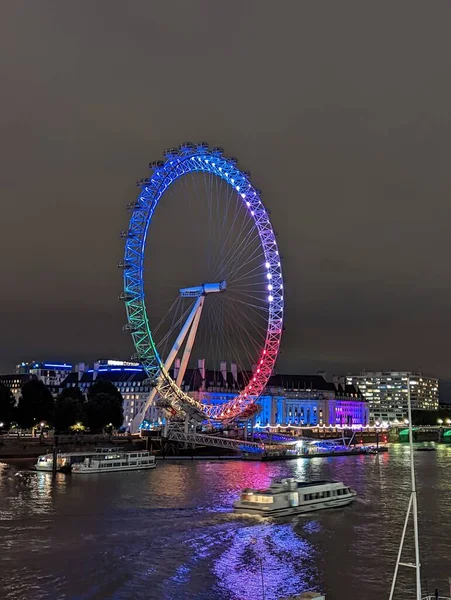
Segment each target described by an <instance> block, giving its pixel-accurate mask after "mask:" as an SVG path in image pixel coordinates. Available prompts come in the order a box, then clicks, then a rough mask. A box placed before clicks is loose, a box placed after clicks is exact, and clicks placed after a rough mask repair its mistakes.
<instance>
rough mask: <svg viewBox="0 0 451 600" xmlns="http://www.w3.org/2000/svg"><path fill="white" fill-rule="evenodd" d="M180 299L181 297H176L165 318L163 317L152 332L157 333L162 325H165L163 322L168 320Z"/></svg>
mask: <svg viewBox="0 0 451 600" xmlns="http://www.w3.org/2000/svg"><path fill="white" fill-rule="evenodd" d="M179 301H180V297H178V298H176V299H175V300H174V302H173V303H172V304H171V306H170V308H169V309H168V310H167V311H166V313H165V314H164V316H163V318H162V319H161V321H160V322H159V323H158V324H157V325H156V326H155V328H152V332H153V333H157V332H158V331H159V330H160V327H161V326H162V325H163V323H164V322H165V321H166V319H167V317H168V316H169V313H170V312H171V311H172V309H173V308H174V306H175V305H176V304H177V302H179Z"/></svg>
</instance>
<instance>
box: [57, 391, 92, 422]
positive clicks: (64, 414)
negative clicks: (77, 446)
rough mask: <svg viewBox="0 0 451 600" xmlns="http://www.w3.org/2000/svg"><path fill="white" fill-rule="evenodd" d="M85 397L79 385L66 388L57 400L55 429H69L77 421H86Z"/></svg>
mask: <svg viewBox="0 0 451 600" xmlns="http://www.w3.org/2000/svg"><path fill="white" fill-rule="evenodd" d="M85 400H86V399H85V397H84V395H83V392H82V391H81V390H80V388H78V387H70V388H64V389H63V391H62V392H61V393H60V394H59V395H58V397H57V399H56V402H55V418H54V422H55V429H56V431H67V430H68V429H69V428H70V427H72V425H75V424H76V423H84V422H85V421H86V414H85Z"/></svg>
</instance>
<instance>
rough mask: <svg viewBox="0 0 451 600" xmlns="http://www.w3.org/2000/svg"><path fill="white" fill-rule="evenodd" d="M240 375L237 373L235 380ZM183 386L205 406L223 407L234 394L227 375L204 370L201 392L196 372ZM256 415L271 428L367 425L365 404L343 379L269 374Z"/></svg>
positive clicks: (195, 371)
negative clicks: (283, 426) (275, 426)
mask: <svg viewBox="0 0 451 600" xmlns="http://www.w3.org/2000/svg"><path fill="white" fill-rule="evenodd" d="M241 376H242V375H241V374H240V373H238V378H239V377H241ZM185 379H186V381H185V382H184V385H185V386H186V391H188V389H189V391H190V393H191V394H192V395H193V396H195V397H196V398H197V399H198V400H201V401H202V402H204V403H206V404H224V403H226V402H228V401H230V400H231V399H232V398H233V396H234V394H233V392H232V391H231V389H230V386H231V383H232V384H233V383H236V385H237V386H238V385H239V384H240V382H239V381H238V382H233V378H232V377H231V374H230V373H227V379H225V378H224V377H223V376H222V377H221V373H217V372H213V371H208V370H207V371H206V377H205V384H204V389H203V391H202V390H201V387H202V383H201V381H202V378H201V377H200V375H199V372H198V370H188V371H187V374H186V377H185ZM257 404H258V405H259V406H260V412H259V414H258V415H257V416H256V418H255V423H256V425H260V426H266V425H270V426H274V425H288V426H289V425H291V426H297V427H300V426H305V427H315V426H322V425H324V426H327V427H329V426H343V427H345V426H346V427H352V426H365V425H368V423H369V410H368V403H367V402H366V400H365V399H364V397H363V396H362V394H361V393H360V392H359V391H358V390H357V388H355V387H354V386H353V385H352V384H351V385H348V384H346V383H345V381H344V379H342V380H340V381H338V380H337V381H335V382H329V381H326V379H325V378H324V377H323V376H322V375H273V376H271V378H270V379H269V382H268V385H267V387H266V390H265V392H264V394H262V395H261V396H260V397H259V399H258V400H257Z"/></svg>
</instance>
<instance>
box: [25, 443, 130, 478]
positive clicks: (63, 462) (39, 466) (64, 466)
mask: <svg viewBox="0 0 451 600" xmlns="http://www.w3.org/2000/svg"><path fill="white" fill-rule="evenodd" d="M111 452H120V450H118V449H114V448H94V450H90V451H87V452H58V454H57V457H56V470H57V471H63V472H69V471H70V470H71V468H72V465H74V464H77V463H81V462H84V460H85V459H86V458H88V457H90V456H96V455H97V454H105V453H111ZM34 468H35V469H36V470H37V471H48V472H52V471H53V454H42V455H41V456H39V457H38V460H37V462H36V464H35V466H34Z"/></svg>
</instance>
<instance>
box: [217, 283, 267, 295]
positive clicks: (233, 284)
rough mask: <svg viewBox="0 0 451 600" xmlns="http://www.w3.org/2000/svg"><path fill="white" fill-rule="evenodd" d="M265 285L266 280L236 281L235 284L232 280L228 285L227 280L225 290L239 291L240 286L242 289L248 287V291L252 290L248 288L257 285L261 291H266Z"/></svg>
mask: <svg viewBox="0 0 451 600" xmlns="http://www.w3.org/2000/svg"><path fill="white" fill-rule="evenodd" d="M265 285H266V281H254V282H253V283H250V282H247V283H238V284H236V285H235V282H234V281H232V283H231V284H230V285H229V282H228V281H227V291H228V292H231V291H236V292H239V291H240V289H242V288H243V289H244V290H246V289H249V291H252V290H251V289H250V288H253V287H259V288H261V290H262V293H263V292H265V293H267V291H266V288H265Z"/></svg>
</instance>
